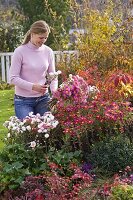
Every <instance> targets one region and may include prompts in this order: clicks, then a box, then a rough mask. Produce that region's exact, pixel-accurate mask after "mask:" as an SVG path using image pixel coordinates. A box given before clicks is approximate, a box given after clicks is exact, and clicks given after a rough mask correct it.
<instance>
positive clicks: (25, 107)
mask: <svg viewBox="0 0 133 200" xmlns="http://www.w3.org/2000/svg"><path fill="white" fill-rule="evenodd" d="M49 100H50V95H49V93H47V94H45V95H43V96H41V97H21V96H19V95H15V96H14V106H15V114H16V116H17V117H18V118H19V119H23V118H25V117H26V116H28V114H29V112H33V114H34V115H36V114H37V113H39V114H40V115H43V114H44V113H45V112H47V111H49V105H48V102H49Z"/></svg>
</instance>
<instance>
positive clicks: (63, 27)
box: [18, 0, 71, 50]
mask: <svg viewBox="0 0 133 200" xmlns="http://www.w3.org/2000/svg"><path fill="white" fill-rule="evenodd" d="M18 2H19V10H20V11H21V12H22V13H23V15H24V17H25V18H24V19H23V21H22V24H23V27H24V32H25V33H26V32H27V30H28V29H29V27H30V25H31V24H32V23H33V22H35V21H36V20H39V19H42V20H45V21H46V22H47V23H48V24H49V25H50V27H51V34H50V37H49V39H48V41H47V44H48V45H50V46H51V47H53V48H54V50H57V49H58V50H59V49H60V48H62V39H64V38H66V36H67V35H68V31H69V29H70V27H71V22H70V6H71V0H56V1H54V0H32V3H31V1H30V0H18Z"/></svg>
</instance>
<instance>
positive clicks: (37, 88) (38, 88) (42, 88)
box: [32, 84, 48, 94]
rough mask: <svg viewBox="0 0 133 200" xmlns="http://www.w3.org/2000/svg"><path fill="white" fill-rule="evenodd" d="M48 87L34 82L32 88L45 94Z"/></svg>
mask: <svg viewBox="0 0 133 200" xmlns="http://www.w3.org/2000/svg"><path fill="white" fill-rule="evenodd" d="M47 89H48V86H47V85H39V84H33V87H32V90H34V91H37V92H40V93H42V94H45V93H46V90H47Z"/></svg>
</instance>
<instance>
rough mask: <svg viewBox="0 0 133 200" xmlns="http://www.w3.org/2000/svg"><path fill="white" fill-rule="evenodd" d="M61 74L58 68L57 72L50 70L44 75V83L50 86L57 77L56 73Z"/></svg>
mask: <svg viewBox="0 0 133 200" xmlns="http://www.w3.org/2000/svg"><path fill="white" fill-rule="evenodd" d="M59 74H61V71H60V70H58V71H57V72H50V73H47V75H46V83H45V85H48V86H50V84H51V82H52V81H53V80H55V79H57V78H58V75H59Z"/></svg>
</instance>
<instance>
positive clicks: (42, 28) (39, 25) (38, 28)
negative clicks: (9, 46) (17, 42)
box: [22, 20, 50, 44]
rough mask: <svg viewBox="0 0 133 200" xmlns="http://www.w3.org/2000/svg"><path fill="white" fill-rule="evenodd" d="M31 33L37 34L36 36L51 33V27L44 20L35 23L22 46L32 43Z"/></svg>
mask: <svg viewBox="0 0 133 200" xmlns="http://www.w3.org/2000/svg"><path fill="white" fill-rule="evenodd" d="M31 33H35V34H40V33H50V28H49V25H48V24H47V23H46V22H45V21H43V20H39V21H36V22H34V23H33V24H32V25H31V27H30V29H29V30H28V31H27V33H26V34H25V37H24V40H23V42H22V44H27V43H28V42H29V41H30V38H31Z"/></svg>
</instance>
